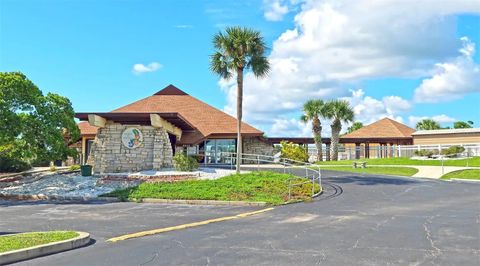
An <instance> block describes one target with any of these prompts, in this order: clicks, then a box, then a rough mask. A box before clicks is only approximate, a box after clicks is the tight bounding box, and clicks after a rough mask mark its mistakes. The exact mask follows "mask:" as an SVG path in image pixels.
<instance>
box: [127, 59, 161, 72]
mask: <svg viewBox="0 0 480 266" xmlns="http://www.w3.org/2000/svg"><path fill="white" fill-rule="evenodd" d="M161 67H162V65H161V64H160V63H157V62H152V63H150V64H148V65H144V64H135V65H133V68H132V72H133V73H135V74H137V75H139V74H143V73H147V72H154V71H157V70H158V69H160V68H161Z"/></svg>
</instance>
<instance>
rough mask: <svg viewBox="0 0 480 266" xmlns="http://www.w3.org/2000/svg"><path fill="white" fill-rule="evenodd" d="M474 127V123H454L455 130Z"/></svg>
mask: <svg viewBox="0 0 480 266" xmlns="http://www.w3.org/2000/svg"><path fill="white" fill-rule="evenodd" d="M472 126H473V122H472V121H467V122H463V121H457V122H455V123H453V128H472Z"/></svg>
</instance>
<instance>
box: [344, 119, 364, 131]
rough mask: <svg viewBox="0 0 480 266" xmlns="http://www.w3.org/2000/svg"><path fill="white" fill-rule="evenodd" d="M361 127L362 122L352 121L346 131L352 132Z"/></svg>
mask: <svg viewBox="0 0 480 266" xmlns="http://www.w3.org/2000/svg"><path fill="white" fill-rule="evenodd" d="M362 127H363V123H362V122H358V121H357V122H353V124H352V125H351V126H350V127H348V128H347V133H352V132H353V131H355V130H359V129H360V128H362Z"/></svg>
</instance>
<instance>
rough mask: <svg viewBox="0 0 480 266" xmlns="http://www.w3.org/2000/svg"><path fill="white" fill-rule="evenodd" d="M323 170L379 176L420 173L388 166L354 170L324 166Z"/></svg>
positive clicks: (346, 167)
mask: <svg viewBox="0 0 480 266" xmlns="http://www.w3.org/2000/svg"><path fill="white" fill-rule="evenodd" d="M321 169H322V170H329V171H341V172H352V173H365V174H379V175H398V176H413V175H414V174H416V173H417V172H418V169H416V168H412V167H396V166H394V167H387V166H372V167H368V166H367V168H352V167H351V166H328V165H325V166H322V168H321Z"/></svg>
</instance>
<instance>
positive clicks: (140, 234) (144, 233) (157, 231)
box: [107, 208, 274, 242]
mask: <svg viewBox="0 0 480 266" xmlns="http://www.w3.org/2000/svg"><path fill="white" fill-rule="evenodd" d="M273 209H274V208H266V209H262V210H258V211H253V212H245V213H240V214H237V215H233V216H225V217H220V218H215V219H210V220H205V221H201V222H194V223H188V224H181V225H176V226H170V227H165V228H159V229H153V230H148V231H142V232H138V233H133V234H127V235H123V236H118V237H113V238H110V239H108V240H107V242H117V241H123V240H127V239H130V238H137V237H143V236H149V235H155V234H160V233H165V232H170V231H175V230H181V229H186V228H190V227H196V226H200V225H206V224H210V223H216V222H223V221H228V220H234V219H239V218H244V217H247V216H252V215H255V214H259V213H263V212H267V211H271V210H273Z"/></svg>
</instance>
